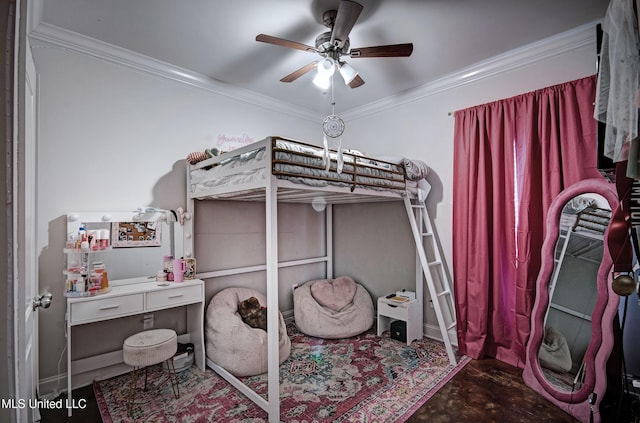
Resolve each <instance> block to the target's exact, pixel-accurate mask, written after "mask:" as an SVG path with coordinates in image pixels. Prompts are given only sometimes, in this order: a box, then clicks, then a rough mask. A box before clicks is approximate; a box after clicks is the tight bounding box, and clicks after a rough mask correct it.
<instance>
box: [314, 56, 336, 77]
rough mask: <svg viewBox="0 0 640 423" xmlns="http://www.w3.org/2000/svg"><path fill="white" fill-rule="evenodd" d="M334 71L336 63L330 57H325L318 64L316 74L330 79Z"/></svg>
mask: <svg viewBox="0 0 640 423" xmlns="http://www.w3.org/2000/svg"><path fill="white" fill-rule="evenodd" d="M335 71H336V63H335V62H334V61H333V59H332V58H330V57H325V58H324V59H322V60H321V61H320V62H318V74H322V75H326V76H327V77H330V76H331V75H333V73H334V72H335Z"/></svg>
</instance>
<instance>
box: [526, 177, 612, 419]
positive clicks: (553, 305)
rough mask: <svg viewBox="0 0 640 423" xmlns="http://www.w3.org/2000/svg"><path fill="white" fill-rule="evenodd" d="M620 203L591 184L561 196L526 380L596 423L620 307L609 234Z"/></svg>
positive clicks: (607, 187)
mask: <svg viewBox="0 0 640 423" xmlns="http://www.w3.org/2000/svg"><path fill="white" fill-rule="evenodd" d="M617 202H618V200H617V194H616V191H615V188H614V186H613V184H611V183H608V182H606V181H605V180H604V179H589V180H586V181H581V182H579V183H577V184H574V185H572V186H571V187H569V188H567V189H565V190H564V191H562V192H561V193H560V194H559V195H558V197H557V198H556V199H555V200H554V201H553V203H552V204H551V207H550V209H549V212H548V216H547V226H546V228H547V232H546V236H545V241H544V244H543V247H542V261H541V267H540V273H539V275H538V279H537V283H536V290H537V291H536V300H535V303H534V307H533V311H532V315H531V333H530V336H529V341H528V344H527V359H526V363H525V369H524V372H523V378H524V380H525V383H526V384H527V385H529V386H530V387H532V388H534V389H535V390H537V391H538V392H539V393H541V394H542V395H543V396H545V397H546V398H547V399H549V400H550V401H552V402H553V403H555V404H556V405H558V406H559V407H560V408H562V409H564V410H565V411H567V412H568V413H570V414H572V415H573V416H574V417H576V418H577V419H578V420H581V421H598V420H599V418H598V416H599V414H598V405H599V403H600V400H601V398H602V396H603V395H604V392H605V389H606V368H605V367H606V360H607V358H608V357H609V354H610V353H611V348H612V346H613V333H612V330H611V327H612V324H613V319H614V316H615V313H616V310H617V307H618V296H617V295H615V294H614V293H613V291H611V288H610V283H609V282H610V280H611V267H612V260H611V256H610V254H609V251H608V243H607V228H608V225H609V219H610V215H611V210H612V209H614V208H615V207H616V206H617ZM591 419H593V420H591Z"/></svg>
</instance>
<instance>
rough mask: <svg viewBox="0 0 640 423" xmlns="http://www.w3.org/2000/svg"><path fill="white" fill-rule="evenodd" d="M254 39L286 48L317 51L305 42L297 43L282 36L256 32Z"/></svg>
mask: <svg viewBox="0 0 640 423" xmlns="http://www.w3.org/2000/svg"><path fill="white" fill-rule="evenodd" d="M256 41H260V42H262V43H267V44H274V45H277V46H282V47H287V48H295V49H297V50H302V51H310V52H312V53H317V52H318V50H316V48H315V47H311V46H308V45H306V44H302V43H298V42H296V41H289V40H285V39H284V38H278V37H273V36H271V35H265V34H258V35H257V36H256Z"/></svg>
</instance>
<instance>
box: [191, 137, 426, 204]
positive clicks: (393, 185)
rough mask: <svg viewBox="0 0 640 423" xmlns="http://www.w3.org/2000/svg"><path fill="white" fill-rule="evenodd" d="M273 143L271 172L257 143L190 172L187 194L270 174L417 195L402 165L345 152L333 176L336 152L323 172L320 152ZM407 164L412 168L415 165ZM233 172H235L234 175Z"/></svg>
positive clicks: (293, 144)
mask: <svg viewBox="0 0 640 423" xmlns="http://www.w3.org/2000/svg"><path fill="white" fill-rule="evenodd" d="M273 142H274V145H273V156H274V157H273V160H272V164H273V169H269V168H267V167H266V166H267V164H268V160H267V157H266V156H267V150H266V146H265V145H264V143H263V142H259V143H256V144H257V145H256V149H254V150H250V151H247V152H245V153H242V154H238V155H235V156H232V157H229V158H226V159H223V160H221V161H220V162H219V163H217V164H215V165H214V166H205V167H195V168H192V169H191V170H190V178H191V183H190V185H191V192H192V193H193V194H197V193H198V192H201V191H208V190H210V189H212V188H215V187H219V186H234V185H237V186H242V185H245V184H250V183H252V182H256V181H261V180H264V179H265V178H266V176H267V175H268V174H271V173H273V174H274V175H275V176H276V177H277V178H279V179H286V180H289V181H291V182H294V183H299V184H304V185H309V186H315V187H326V186H329V185H333V186H342V187H349V188H365V189H372V190H379V191H393V192H398V193H403V192H405V190H408V191H409V192H413V193H417V191H418V182H417V181H415V180H409V179H406V163H400V164H397V163H392V162H389V161H384V160H377V159H374V158H370V157H366V156H363V155H360V154H359V153H352V152H345V153H343V160H344V165H343V168H342V171H341V172H337V158H338V155H337V153H336V152H333V151H332V152H331V153H330V158H331V165H330V169H329V170H326V168H325V166H324V165H323V159H322V156H323V153H324V150H323V148H321V147H316V146H312V145H309V144H305V143H300V142H296V141H291V140H285V139H282V138H274V139H273ZM408 163H410V164H412V165H413V164H414V163H415V162H408ZM261 164H264V165H263V166H261ZM424 167H425V168H426V165H425V166H424ZM236 168H237V169H238V171H237V172H235V171H234V169H236ZM425 172H426V171H425ZM412 179H422V178H412Z"/></svg>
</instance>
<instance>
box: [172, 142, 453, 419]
mask: <svg viewBox="0 0 640 423" xmlns="http://www.w3.org/2000/svg"><path fill="white" fill-rule="evenodd" d="M274 139H279V138H278V137H267V138H265V139H264V140H262V141H259V142H256V143H253V144H251V145H248V146H246V147H243V148H240V149H237V150H233V151H232V152H229V153H223V154H221V155H220V156H218V157H213V158H210V159H208V160H205V161H202V162H199V163H197V164H195V165H191V166H189V167H188V169H187V200H188V201H187V203H188V204H187V215H186V216H187V221H186V224H185V244H184V247H185V248H184V253H185V257H189V256H193V253H194V252H193V248H194V245H193V236H192V234H193V220H194V215H193V212H194V200H203V199H219V200H235V201H239V200H240V201H263V202H264V203H265V210H266V264H265V265H260V266H251V267H243V268H237V269H229V270H223V271H214V272H206V273H198V275H197V277H198V278H199V279H208V278H213V277H220V276H227V275H233V274H241V273H248V272H255V271H266V284H267V289H266V291H267V327H268V331H267V333H268V335H267V343H268V346H267V359H268V365H267V371H268V376H267V377H268V391H267V393H268V400H265V399H264V398H263V397H262V396H260V395H259V394H257V393H256V392H254V391H253V390H252V389H251V388H249V387H248V386H246V385H245V384H244V383H243V382H242V381H240V380H239V379H238V378H236V377H235V376H233V375H232V374H230V373H229V372H228V371H226V370H225V369H223V368H221V367H220V366H218V365H216V364H215V363H214V362H212V361H211V360H210V359H208V358H207V365H208V366H209V367H210V368H212V369H213V370H214V371H216V372H217V373H218V374H219V375H220V376H221V377H223V378H224V379H226V380H227V381H228V382H229V383H231V384H232V385H233V386H234V387H236V388H237V389H238V390H240V391H241V392H242V393H243V394H245V395H246V396H247V397H248V398H250V399H251V400H252V401H253V402H255V403H256V404H257V405H259V406H260V407H261V408H262V409H263V410H265V411H266V412H267V413H268V414H269V422H270V423H276V422H279V421H280V398H279V387H280V385H279V376H280V373H279V372H280V371H279V349H278V329H277V328H278V311H279V304H278V280H279V279H278V270H279V268H280V267H289V266H297V265H305V264H310V263H321V262H324V263H325V264H326V275H327V278H332V277H333V259H332V256H333V247H332V243H333V239H332V223H333V213H332V205H333V204H346V203H362V202H382V201H403V200H404V202H405V205H407V207H408V209H407V210H408V211H407V212H408V213H409V214H410V215H411V214H412V213H413V211H411V210H410V207H411V206H410V203H409V201H408V199H409V198H413V195H412V194H410V193H409V192H408V191H406V190H394V191H377V190H371V189H365V188H358V187H355V186H351V187H341V186H327V187H315V186H308V185H304V184H300V183H294V182H291V181H289V180H286V179H279V178H277V177H276V176H274V175H273V174H272V172H271V169H272V159H273V157H274V155H273V152H272V146H273V145H274V143H273V140H274ZM256 148H265V149H266V153H267V154H266V159H265V160H263V161H262V162H260V163H250V164H245V165H241V166H238V167H235V168H233V169H230V170H228V171H225V172H224V173H218V174H217V176H218V177H222V176H226V175H227V174H236V173H241V172H244V171H251V170H255V169H256V168H260V167H264V168H265V173H264V175H265V176H264V178H262V179H260V180H258V181H251V182H248V183H241V184H236V185H232V186H216V187H211V188H208V189H206V190H203V191H199V192H197V193H196V192H193V189H192V186H193V184H194V183H195V182H197V180H201V179H202V177H201V176H197V177H194V178H192V176H191V172H192V171H194V170H198V169H204V168H208V167H212V166H216V165H218V164H219V163H220V162H222V161H224V160H227V159H229V158H230V157H233V156H237V155H240V154H243V153H247V152H250V151H252V150H255V149H256ZM318 198H322V199H323V200H324V201H325V202H326V223H327V224H326V242H327V249H326V256H322V257H313V258H309V259H304V260H295V261H288V262H279V261H278V255H277V254H278V202H289V203H308V204H313V202H314V199H315V200H316V201H317V199H318ZM425 213H426V212H425ZM416 221H418V219H417V218H416V220H415V221H413V222H412V230H413V232H414V236H415V237H416V243H418V242H422V241H418V238H417V237H418V235H417V233H418V232H420V231H421V230H422V229H421V228H422V224H420V228H414V226H415V224H416ZM418 250H421V249H420V248H418ZM419 253H420V251H418V255H420V254H419ZM422 255H423V256H424V250H423V251H422ZM420 263H427V262H426V258H424V260H420V258H419V257H418V260H417V266H416V267H417V269H416V297H417V298H418V299H419V301H420V303H421V305H420V311H421V316H420V317H421V320H423V318H422V310H423V306H422V298H423V268H425V267H428V266H422V265H421V264H420ZM424 274H425V276H426V274H427V272H424ZM427 279H429V277H428V276H427ZM430 290H431V287H430ZM440 291H442V290H440ZM435 292H437V291H433V290H431V294H432V295H431V297H432V298H434V297H435ZM440 295H442V293H440ZM437 303H438V302H437V301H434V306H435V307H434V308H436V309H437V310H436V314H437V315H438V320H439V321H440V322H442V321H443V320H444V318H443V317H442V315H441V313H439V307H438V304H437ZM453 319H455V316H454V317H453ZM441 328H444V326H443V325H442V324H441ZM452 328H453V329H455V320H454V322H453V325H449V327H448V329H447V331H450V330H452ZM447 331H444V332H443V338H445V345H446V346H447V351H448V353H449V358H450V361H451V363H452V364H453V365H455V364H456V360H455V357H454V354H453V350H452V347H451V342H450V333H448V332H447Z"/></svg>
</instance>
